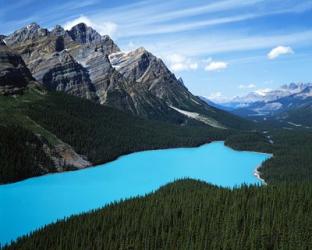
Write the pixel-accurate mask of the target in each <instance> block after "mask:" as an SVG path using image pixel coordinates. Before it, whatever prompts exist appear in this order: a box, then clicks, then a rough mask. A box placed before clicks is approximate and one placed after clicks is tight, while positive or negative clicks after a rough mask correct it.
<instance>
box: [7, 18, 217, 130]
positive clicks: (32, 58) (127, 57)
mask: <svg viewBox="0 0 312 250" xmlns="http://www.w3.org/2000/svg"><path fill="white" fill-rule="evenodd" d="M5 41H6V43H7V45H8V46H9V47H10V48H11V49H12V50H14V51H16V52H17V53H18V54H20V55H21V56H22V57H23V59H24V61H25V63H26V65H27V67H28V68H29V69H30V71H31V73H32V74H33V76H34V77H35V79H36V80H37V81H39V82H40V83H41V84H42V85H44V86H45V87H47V88H48V89H50V90H57V91H64V92H66V93H68V94H72V95H76V96H79V97H82V98H87V99H90V100H93V101H95V102H99V103H101V104H106V105H110V106H112V107H115V108H117V109H120V110H122V111H126V112H130V113H132V114H135V115H138V116H141V117H144V118H149V119H157V120H168V119H169V120H170V119H171V117H175V118H174V120H176V121H178V123H183V124H184V123H185V122H186V121H187V120H189V119H190V116H188V115H185V114H187V112H193V114H194V115H193V116H192V117H193V118H191V119H195V118H194V117H198V115H199V116H203V117H201V119H197V120H198V121H200V122H202V120H207V119H206V118H207V116H209V117H210V116H212V117H210V118H211V119H212V122H211V123H209V125H213V124H216V123H217V122H216V121H215V120H214V119H218V117H217V116H216V115H215V113H216V110H214V109H213V108H211V107H210V106H209V105H207V104H206V103H205V102H203V101H202V100H201V99H199V98H198V97H196V96H194V95H192V93H190V92H189V91H188V89H187V88H186V87H185V85H184V84H183V83H181V80H178V79H177V78H176V77H175V75H174V74H173V73H172V72H170V70H169V69H168V68H167V67H166V65H165V64H164V62H163V61H162V60H161V59H159V58H157V57H156V56H154V55H153V54H152V53H150V52H148V51H147V50H145V49H144V48H139V49H136V50H134V51H131V52H128V53H125V52H122V51H121V50H120V49H119V47H118V46H117V45H116V44H115V43H114V41H113V40H112V39H111V38H110V37H109V36H107V35H104V36H101V35H100V34H99V33H98V32H96V31H95V30H94V29H92V28H91V27H88V26H87V25H85V24H83V23H80V24H78V25H76V26H74V27H72V28H71V29H70V30H64V28H62V27H61V26H59V25H57V26H56V27H55V28H54V29H53V30H51V31H49V30H47V29H43V28H41V27H40V26H39V25H37V24H34V23H33V24H30V25H28V26H26V27H24V28H22V29H20V30H17V31H16V32H14V33H13V34H11V35H9V36H7V37H6V38H5ZM211 119H210V120H211ZM213 126H214V125H213ZM218 127H220V126H219V125H218Z"/></svg>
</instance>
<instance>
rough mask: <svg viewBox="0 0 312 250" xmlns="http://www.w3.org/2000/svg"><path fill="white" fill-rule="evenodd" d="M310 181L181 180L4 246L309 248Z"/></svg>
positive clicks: (311, 222)
mask: <svg viewBox="0 0 312 250" xmlns="http://www.w3.org/2000/svg"><path fill="white" fill-rule="evenodd" d="M311 193H312V185H311V184H310V183H303V184H280V185H278V186H275V185H269V186H262V187H257V186H250V187H248V186H242V187H241V188H235V189H233V190H231V189H225V188H219V187H216V186H211V185H208V184H206V183H203V182H199V181H194V180H181V181H177V182H175V183H172V184H169V185H167V186H165V187H162V188H161V189H160V190H158V191H157V192H156V193H154V194H151V195H147V196H146V197H143V198H134V199H130V200H127V201H125V202H121V203H115V204H112V205H109V206H107V207H105V208H104V209H100V210H97V211H94V212H92V213H88V214H83V215H80V216H74V217H72V218H69V219H67V220H66V221H61V222H58V223H56V224H53V225H49V226H47V227H45V228H43V229H41V230H39V231H37V232H36V233H34V234H33V235H31V236H30V237H23V238H21V239H19V240H18V241H17V242H16V243H14V244H13V245H11V246H10V247H7V248H4V249H6V250H9V249H29V250H33V249H53V250H55V249H77V250H78V249H83V250H87V249H240V250H241V249H249V250H252V249H255V250H258V249H296V250H301V249H302V250H303V249H305V250H308V249H311V239H312V210H311V209H310V208H311V207H312V199H311Z"/></svg>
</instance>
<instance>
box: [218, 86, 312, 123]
mask: <svg viewBox="0 0 312 250" xmlns="http://www.w3.org/2000/svg"><path fill="white" fill-rule="evenodd" d="M311 100H312V83H298V84H296V83H291V84H289V85H283V86H281V87H280V88H279V89H276V90H267V91H262V92H252V93H250V94H248V95H246V96H243V97H235V98H234V99H233V100H232V101H230V102H227V103H221V104H220V105H221V107H222V106H223V107H224V108H225V109H228V108H231V112H233V113H234V114H237V115H240V116H243V117H253V118H254V117H260V118H261V117H269V116H274V115H277V114H279V113H281V112H287V111H288V110H292V109H297V108H300V107H303V106H305V105H306V104H308V103H310V102H311Z"/></svg>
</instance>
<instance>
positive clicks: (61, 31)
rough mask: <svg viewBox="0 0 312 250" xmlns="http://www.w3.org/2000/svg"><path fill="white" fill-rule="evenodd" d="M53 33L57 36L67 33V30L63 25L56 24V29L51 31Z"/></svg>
mask: <svg viewBox="0 0 312 250" xmlns="http://www.w3.org/2000/svg"><path fill="white" fill-rule="evenodd" d="M51 33H52V34H54V35H57V36H62V35H64V34H65V30H64V28H63V27H62V26H61V25H58V24H57V25H55V27H54V29H53V30H52V31H51Z"/></svg>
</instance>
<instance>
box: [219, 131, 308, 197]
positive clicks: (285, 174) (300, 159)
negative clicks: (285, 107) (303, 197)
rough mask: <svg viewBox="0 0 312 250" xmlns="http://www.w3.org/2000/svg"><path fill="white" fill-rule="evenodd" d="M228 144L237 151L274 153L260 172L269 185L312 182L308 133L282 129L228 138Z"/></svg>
mask: <svg viewBox="0 0 312 250" xmlns="http://www.w3.org/2000/svg"><path fill="white" fill-rule="evenodd" d="M268 136H269V138H270V139H268V138H267V137H268ZM269 140H271V143H270V142H269ZM225 144H226V145H228V146H230V147H232V148H234V149H237V150H251V151H258V152H268V153H273V157H272V158H270V159H269V160H267V161H266V162H264V164H263V165H262V166H261V168H260V169H259V170H260V172H261V177H262V178H264V179H265V180H266V182H267V183H279V182H302V181H311V180H312V154H311V149H312V133H311V131H309V130H300V129H297V130H287V129H283V128H280V129H272V130H270V131H267V133H266V134H263V133H242V134H237V135H233V136H229V137H228V138H227V140H226V142H225ZM311 195H312V194H311Z"/></svg>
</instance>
